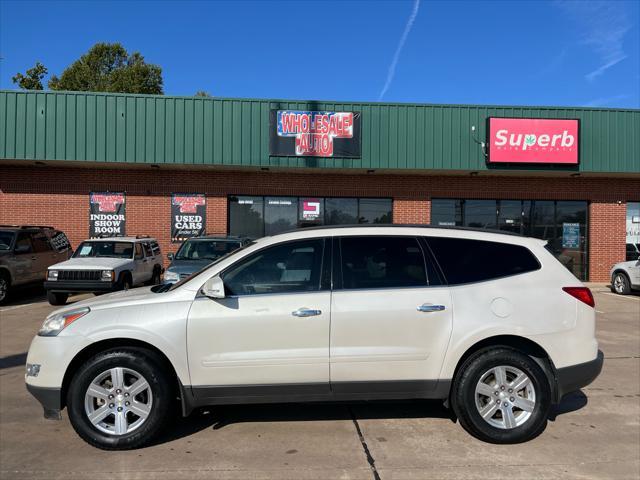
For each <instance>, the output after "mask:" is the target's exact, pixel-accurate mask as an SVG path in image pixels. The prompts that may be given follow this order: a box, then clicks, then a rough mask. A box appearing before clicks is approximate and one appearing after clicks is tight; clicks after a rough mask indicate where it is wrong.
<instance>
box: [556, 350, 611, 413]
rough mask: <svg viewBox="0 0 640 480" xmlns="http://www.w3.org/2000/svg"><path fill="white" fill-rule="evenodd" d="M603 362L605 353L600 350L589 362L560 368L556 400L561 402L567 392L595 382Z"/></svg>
mask: <svg viewBox="0 0 640 480" xmlns="http://www.w3.org/2000/svg"><path fill="white" fill-rule="evenodd" d="M603 364H604V354H603V353H602V351H601V350H598V355H597V356H596V358H594V359H593V360H591V361H589V362H585V363H579V364H578V365H571V366H569V367H563V368H558V369H557V371H556V380H557V385H558V388H557V395H556V400H557V401H558V402H559V401H560V400H562V397H563V396H565V395H566V394H568V393H571V392H575V391H576V390H580V389H581V388H582V387H586V386H587V385H589V384H590V383H591V382H593V381H594V380H595V379H596V378H597V376H598V375H600V372H601V371H602V365H603Z"/></svg>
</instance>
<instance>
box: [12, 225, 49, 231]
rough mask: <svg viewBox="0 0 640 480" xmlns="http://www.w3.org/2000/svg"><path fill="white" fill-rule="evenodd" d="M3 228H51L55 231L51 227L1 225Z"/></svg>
mask: <svg viewBox="0 0 640 480" xmlns="http://www.w3.org/2000/svg"><path fill="white" fill-rule="evenodd" d="M0 227H2V228H24V229H27V228H49V229H51V230H55V229H54V228H53V227H51V226H49V225H0Z"/></svg>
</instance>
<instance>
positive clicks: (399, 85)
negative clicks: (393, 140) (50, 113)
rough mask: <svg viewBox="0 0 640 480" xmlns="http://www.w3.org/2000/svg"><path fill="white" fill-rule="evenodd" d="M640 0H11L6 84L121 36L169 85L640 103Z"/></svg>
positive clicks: (2, 73) (263, 93)
mask: <svg viewBox="0 0 640 480" xmlns="http://www.w3.org/2000/svg"><path fill="white" fill-rule="evenodd" d="M639 5H640V2H638V1H620V0H618V1H615V0H614V1H610V2H597V1H589V2H575V1H549V2H547V1H531V2H527V1H512V2H508V1H479V0H478V1H469V2H467V1H455V0H454V1H427V0H422V1H420V2H416V1H415V0H407V1H370V2H367V1H335V2H329V1H327V2H314V1H298V2H293V1H291V2H268V1H258V2H241V1H237V2H222V1H220V2H214V1H209V2H206V1H199V2H191V1H182V2H176V1H159V2H151V1H148V2H135V1H127V2H125V1H122V2H106V1H93V2H80V1H76V2H67V1H64V2H63V1H59V2H57V1H46V2H30V1H20V2H16V1H7V0H0V57H1V58H2V59H1V60H0V88H4V89H7V88H9V89H13V88H15V86H14V85H13V84H12V83H11V77H12V76H13V75H14V74H15V73H16V72H18V71H20V72H24V71H25V70H26V69H27V68H29V67H31V66H33V64H34V63H35V61H36V60H39V61H40V62H42V63H44V64H45V65H46V66H47V67H48V68H49V72H50V73H56V74H60V73H61V72H62V70H63V69H64V68H65V67H66V66H68V65H69V64H70V63H71V62H72V61H74V60H75V59H77V58H78V57H79V56H80V55H81V54H82V53H84V52H86V51H87V50H88V49H89V48H90V47H91V46H92V45H93V44H94V43H96V42H100V41H102V42H116V41H119V42H121V43H122V44H123V45H124V46H125V48H127V50H129V52H132V51H139V52H141V53H142V54H143V55H144V56H145V58H146V60H147V61H149V62H152V63H156V64H158V65H160V66H161V67H162V69H163V77H164V82H165V93H166V94H168V95H192V94H194V93H195V92H196V91H198V90H206V91H208V92H210V93H211V94H213V95H214V96H220V97H258V98H291V99H313V100H348V101H377V100H382V101H389V102H425V103H472V104H504V105H510V104H517V105H571V106H602V107H633V108H638V107H639V106H640V34H639V27H640V25H639V24H640V8H639Z"/></svg>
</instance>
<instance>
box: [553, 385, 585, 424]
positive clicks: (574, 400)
mask: <svg viewBox="0 0 640 480" xmlns="http://www.w3.org/2000/svg"><path fill="white" fill-rule="evenodd" d="M588 402H589V400H588V399H587V396H586V395H585V394H584V392H583V391H582V390H578V391H577V392H572V393H570V394H568V395H566V396H565V397H564V398H563V399H562V401H561V402H560V404H558V405H555V406H553V407H551V412H550V413H549V420H551V421H552V422H555V420H556V418H557V417H558V415H564V414H565V413H571V412H575V411H576V410H580V409H582V408H584V407H586V405H587V403H588Z"/></svg>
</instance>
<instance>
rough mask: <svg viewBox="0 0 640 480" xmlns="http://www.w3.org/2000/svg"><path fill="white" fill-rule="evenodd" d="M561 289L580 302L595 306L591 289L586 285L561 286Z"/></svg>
mask: <svg viewBox="0 0 640 480" xmlns="http://www.w3.org/2000/svg"><path fill="white" fill-rule="evenodd" d="M562 290H564V291H565V292H567V293H568V294H569V295H571V296H572V297H574V298H577V299H578V300H580V301H581V302H582V303H586V304H587V305H589V306H590V307H595V306H596V302H595V300H594V299H593V295H592V294H591V290H589V289H588V288H587V287H562Z"/></svg>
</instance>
